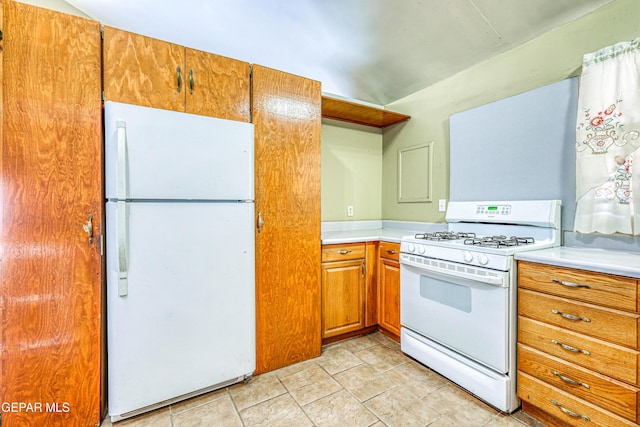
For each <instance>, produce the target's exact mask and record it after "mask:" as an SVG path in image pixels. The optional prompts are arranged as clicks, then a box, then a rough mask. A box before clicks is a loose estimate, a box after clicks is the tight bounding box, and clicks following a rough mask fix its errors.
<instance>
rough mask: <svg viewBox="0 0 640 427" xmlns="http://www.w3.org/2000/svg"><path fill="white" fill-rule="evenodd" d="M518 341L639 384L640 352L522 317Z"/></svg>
mask: <svg viewBox="0 0 640 427" xmlns="http://www.w3.org/2000/svg"><path fill="white" fill-rule="evenodd" d="M518 341H519V342H521V343H522V344H526V345H528V346H531V347H533V348H536V349H538V350H541V351H543V352H545V353H549V354H551V355H554V356H557V357H559V358H561V359H564V360H567V361H569V362H572V363H575V364H577V365H580V366H583V367H585V368H589V369H592V370H594V371H596V372H600V373H605V374H606V375H607V376H610V377H613V378H617V379H619V380H622V381H625V382H628V383H630V384H638V382H637V381H638V355H639V354H640V352H638V351H636V350H631V349H628V348H626V347H622V346H619V345H617V344H611V343H608V342H606V341H602V340H599V339H596V338H591V337H588V336H586V335H581V334H577V333H575V332H572V331H569V330H567V329H563V328H559V327H557V326H552V325H548V324H546V323H542V322H538V321H536V320H532V319H529V318H527V317H522V316H519V317H518Z"/></svg>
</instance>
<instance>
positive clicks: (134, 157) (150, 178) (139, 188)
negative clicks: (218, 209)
mask: <svg viewBox="0 0 640 427" xmlns="http://www.w3.org/2000/svg"><path fill="white" fill-rule="evenodd" d="M104 115H105V123H104V126H105V187H106V188H105V191H106V197H107V199H110V200H115V199H120V200H253V197H254V196H253V193H254V192H253V124H251V123H243V122H237V121H233V120H223V119H217V118H213V117H206V116H198V115H195V114H186V113H180V112H175V111H168V110H160V109H156V108H149V107H141V106H137V105H129V104H121V103H117V102H111V101H108V102H106V103H105V112H104Z"/></svg>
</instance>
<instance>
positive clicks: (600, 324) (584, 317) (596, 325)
mask: <svg viewBox="0 0 640 427" xmlns="http://www.w3.org/2000/svg"><path fill="white" fill-rule="evenodd" d="M518 312H519V313H520V314H526V316H527V317H529V318H532V319H536V320H540V321H542V322H546V323H549V324H552V325H556V326H560V327H563V328H566V329H570V330H572V331H576V332H579V333H581V334H585V335H589V336H592V337H595V338H600V339H602V340H605V341H609V342H612V343H616V344H620V345H623V346H626V347H630V348H637V345H638V333H639V329H638V322H640V315H638V314H637V313H628V312H625V311H620V310H613V309H610V308H606V307H600V306H597V305H593V304H587V303H582V302H578V301H572V300H569V299H566V298H560V297H556V296H553V295H546V294H542V293H539V292H534V291H530V290H527V289H520V291H519V292H518Z"/></svg>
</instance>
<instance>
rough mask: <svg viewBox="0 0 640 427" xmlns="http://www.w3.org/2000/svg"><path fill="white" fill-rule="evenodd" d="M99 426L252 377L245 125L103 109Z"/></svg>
mask: <svg viewBox="0 0 640 427" xmlns="http://www.w3.org/2000/svg"><path fill="white" fill-rule="evenodd" d="M104 114H105V183H106V198H107V204H106V219H107V221H106V247H107V252H106V255H107V340H108V389H109V402H108V403H109V415H110V416H111V420H112V421H117V420H121V419H123V418H128V417H131V416H134V415H137V414H139V413H142V412H146V411H150V410H153V409H156V408H158V407H161V406H165V405H168V404H171V403H173V402H176V401H178V400H182V399H186V398H189V397H192V396H195V395H198V394H201V393H205V392H207V391H210V390H214V389H217V388H221V387H224V386H226V385H229V384H233V383H235V382H239V381H242V380H245V379H247V378H249V377H250V376H251V375H252V373H253V371H254V370H255V363H256V362H255V267H254V266H255V259H254V253H255V241H254V227H253V223H254V204H253V197H254V185H253V177H254V175H253V159H254V157H253V156H254V155H253V125H252V124H249V123H241V122H236V121H230V120H222V119H216V118H211V117H205V116H197V115H192V114H185V113H179V112H173V111H166V110H158V109H153V108H146V107H140V106H134V105H128V104H120V103H114V102H106V103H105V113H104Z"/></svg>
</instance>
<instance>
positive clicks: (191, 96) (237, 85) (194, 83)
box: [185, 48, 251, 122]
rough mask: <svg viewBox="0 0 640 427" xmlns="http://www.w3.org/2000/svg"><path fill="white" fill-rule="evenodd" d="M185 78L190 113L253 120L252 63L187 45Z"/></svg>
mask: <svg viewBox="0 0 640 427" xmlns="http://www.w3.org/2000/svg"><path fill="white" fill-rule="evenodd" d="M185 78H186V80H187V85H186V86H187V87H186V88H185V95H186V97H187V100H186V112H187V113H192V114H200V115H206V116H211V115H213V116H215V117H219V118H221V119H228V120H237V121H241V122H249V121H251V111H250V102H249V96H250V91H251V78H250V65H249V63H247V62H242V61H238V60H236V59H231V58H226V57H224V56H219V55H214V54H212V53H208V52H203V51H200V50H195V49H188V48H187V49H186V66H185Z"/></svg>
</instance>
